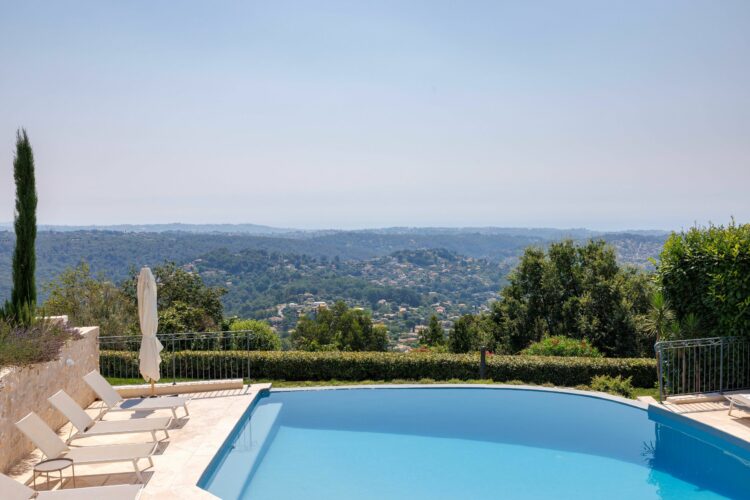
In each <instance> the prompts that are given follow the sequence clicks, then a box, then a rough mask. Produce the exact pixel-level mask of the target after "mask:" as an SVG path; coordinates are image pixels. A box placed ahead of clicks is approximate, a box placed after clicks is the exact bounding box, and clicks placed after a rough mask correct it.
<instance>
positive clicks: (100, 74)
mask: <svg viewBox="0 0 750 500" xmlns="http://www.w3.org/2000/svg"><path fill="white" fill-rule="evenodd" d="M146 9H147V10H148V12H149V16H148V17H144V16H143V15H142V13H143V12H144V10H146ZM748 19H750V3H747V2H736V1H729V0H727V1H724V2H719V3H714V2H708V3H707V2H704V1H700V0H690V1H682V0H668V1H666V2H661V3H659V4H654V3H653V2H647V1H645V0H638V1H634V2H628V3H627V4H622V5H610V4H601V3H599V2H595V1H593V0H576V1H572V2H567V3H565V4H564V5H563V4H559V3H557V2H553V1H543V2H541V3H534V4H526V3H520V4H519V3H513V2H492V1H478V2H473V3H471V4H470V5H459V4H454V3H451V2H449V1H440V0H438V1H426V0H414V1H412V2H408V3H403V2H389V1H386V2H372V1H369V2H361V3H357V4H351V3H349V2H345V1H343V0H331V1H328V2H325V3H317V2H313V3H310V2H300V1H282V2H275V3H271V4H269V3H261V2H240V1H235V0H229V1H225V2H221V3H216V4H213V3H212V4H210V5H209V4H205V3H203V2H199V1H197V0H189V1H186V2H181V3H180V7H179V8H178V9H175V8H173V6H172V5H170V4H153V3H150V2H149V3H146V2H144V1H142V0H141V1H133V2H128V4H120V3H115V2H100V1H93V0H84V1H83V2H81V3H80V4H78V7H77V8H75V9H71V7H70V6H67V5H63V4H57V3H53V4H37V3H35V2H20V3H13V4H12V5H8V6H7V8H6V15H4V16H2V18H0V56H2V58H3V60H4V62H5V64H4V67H5V68H7V70H6V71H5V73H4V75H3V78H2V79H0V109H3V113H1V114H0V166H1V167H0V200H3V202H2V203H0V220H9V219H11V218H12V216H13V206H12V199H13V189H12V184H13V182H12V168H11V164H12V158H13V151H14V140H15V133H16V130H17V129H18V128H19V127H25V128H26V130H27V131H28V134H29V137H30V140H31V144H32V146H33V148H34V153H35V159H36V171H37V187H38V192H39V212H38V215H39V220H40V221H43V223H45V224H51V225H112V224H146V223H152V224H157V223H165V222H163V221H171V220H182V221H201V222H196V223H203V224H206V223H207V224H216V223H230V224H231V223H235V224H237V223H243V221H245V220H255V221H259V223H260V224H262V225H268V226H272V227H295V228H300V229H314V228H326V227H336V228H342V229H345V230H354V229H363V228H372V227H379V228H383V227H393V226H407V227H433V226H444V227H465V226H469V227H486V226H495V227H586V228H591V229H593V230H621V229H623V228H642V229H644V230H654V229H656V230H660V229H663V228H674V229H675V230H676V229H678V228H687V227H692V226H693V225H694V224H698V225H706V224H707V223H708V222H709V221H713V222H715V223H717V224H726V223H727V222H728V221H729V220H730V217H731V216H734V217H735V218H736V219H737V220H738V221H750V200H749V199H748V197H747V195H746V186H747V185H750V163H749V160H748V159H750V141H748V140H747V134H746V132H745V131H746V130H747V129H748V124H750V99H748V92H747V89H748V88H750V65H748V64H747V63H746V59H747V54H748V53H750V35H749V34H748V33H750V32H748V30H747V21H748ZM18 40H24V43H22V44H19V43H18ZM3 42H4V43H3Z"/></svg>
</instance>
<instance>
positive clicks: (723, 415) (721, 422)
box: [638, 396, 750, 443]
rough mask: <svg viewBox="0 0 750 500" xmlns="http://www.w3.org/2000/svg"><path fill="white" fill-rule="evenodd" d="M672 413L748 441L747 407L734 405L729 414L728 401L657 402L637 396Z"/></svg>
mask: <svg viewBox="0 0 750 500" xmlns="http://www.w3.org/2000/svg"><path fill="white" fill-rule="evenodd" d="M638 399H639V400H641V401H643V402H644V403H648V404H652V405H655V406H658V407H661V408H664V409H666V410H669V411H671V412H673V413H677V414H679V415H683V416H685V417H688V418H690V419H692V420H695V421H697V422H701V423H703V424H706V425H709V426H711V427H713V428H715V429H718V430H720V431H723V432H726V433H727V434H730V435H732V436H735V437H737V438H740V439H742V440H744V441H747V442H748V443H750V412H748V411H747V408H743V407H741V406H735V407H734V410H733V411H732V415H731V416H730V415H729V401H726V400H724V401H702V402H694V403H690V402H685V403H669V402H665V403H659V402H658V401H657V400H656V399H654V398H652V397H651V396H646V397H641V398H638Z"/></svg>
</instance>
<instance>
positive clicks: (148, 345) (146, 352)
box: [138, 267, 164, 385]
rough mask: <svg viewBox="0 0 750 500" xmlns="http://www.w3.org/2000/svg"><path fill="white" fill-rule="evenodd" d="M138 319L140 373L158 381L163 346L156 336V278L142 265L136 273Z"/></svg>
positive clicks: (149, 380) (157, 323)
mask: <svg viewBox="0 0 750 500" xmlns="http://www.w3.org/2000/svg"><path fill="white" fill-rule="evenodd" d="M138 319H139V320H140V323H141V334H142V335H143V338H142V339H141V351H140V353H139V355H138V359H139V360H140V363H139V368H140V371H141V375H143V378H145V379H146V381H147V382H151V384H152V385H153V383H154V382H156V381H158V380H159V379H160V378H161V375H160V373H159V365H160V364H161V355H160V354H159V353H160V352H161V351H162V349H164V346H162V345H161V342H159V339H158V338H156V330H157V328H158V327H159V316H158V313H157V310H156V280H155V279H154V275H153V274H152V273H151V269H149V268H148V267H144V268H143V269H141V272H140V274H139V275H138Z"/></svg>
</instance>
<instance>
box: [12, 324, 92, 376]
mask: <svg viewBox="0 0 750 500" xmlns="http://www.w3.org/2000/svg"><path fill="white" fill-rule="evenodd" d="M73 338H78V333H77V331H76V330H73V329H69V328H67V327H65V326H62V325H60V324H59V323H53V322H49V321H36V322H34V323H32V324H31V325H30V326H27V327H23V326H14V325H12V324H11V323H8V322H4V321H0V367H3V366H25V365H30V364H33V363H43V362H45V361H51V360H53V359H56V358H57V355H58V354H59V352H60V348H61V347H62V346H63V345H64V344H65V342H66V341H68V340H70V339H73Z"/></svg>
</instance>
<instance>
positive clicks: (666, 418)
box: [197, 384, 750, 488]
mask: <svg viewBox="0 0 750 500" xmlns="http://www.w3.org/2000/svg"><path fill="white" fill-rule="evenodd" d="M357 389H371V390H378V389H389V390H398V389H421V390H438V389H493V390H505V391H509V390H510V391H534V392H551V393H557V394H569V395H571V396H581V397H587V398H593V399H600V400H604V401H609V402H611V403H617V404H621V405H625V406H630V407H633V408H637V409H639V410H641V411H645V412H646V413H648V416H649V419H651V420H654V421H657V422H663V423H667V424H668V425H670V426H671V427H673V428H676V429H677V430H679V431H681V432H684V433H687V434H689V435H690V436H691V437H693V438H695V439H698V440H701V441H703V442H705V443H708V444H711V445H713V446H715V447H719V448H721V449H723V450H724V451H725V453H730V454H732V453H731V451H729V450H727V449H726V447H727V446H729V447H737V448H740V449H741V450H742V451H744V452H745V453H750V442H748V441H745V440H743V439H740V438H738V437H736V436H733V435H731V434H729V433H727V432H724V431H722V430H719V429H716V428H715V427H712V426H710V425H707V424H704V423H702V422H698V421H696V420H693V419H691V418H688V417H686V416H684V415H680V414H677V413H673V412H671V411H669V410H667V409H665V408H662V407H660V406H656V405H653V404H647V403H644V402H642V401H638V400H633V399H627V398H624V397H620V396H615V395H612V394H607V393H603V392H593V391H582V390H578V389H569V388H562V387H560V388H558V387H539V386H529V385H503V384H372V385H339V386H314V387H283V388H276V389H274V388H271V389H265V390H262V391H260V392H259V393H258V395H257V396H256V397H255V398H254V399H253V402H252V403H251V404H250V405H248V407H247V409H246V410H245V411H244V412H243V413H242V415H241V416H240V418H239V419H238V420H237V422H236V423H235V425H234V427H233V428H232V430H231V431H230V432H229V434H228V435H227V437H226V439H225V440H224V442H223V443H222V444H221V446H220V447H219V448H218V449H217V450H216V454H215V455H214V456H213V458H212V459H211V461H210V462H209V464H208V466H207V467H206V469H205V470H204V471H203V473H202V474H201V476H200V479H199V480H198V483H197V486H198V487H199V488H203V486H204V485H205V484H206V483H207V482H209V480H210V479H211V477H212V476H213V475H214V474H215V472H216V470H217V468H218V466H219V465H220V463H221V461H222V459H223V458H224V456H225V455H226V452H227V451H228V449H229V448H230V447H231V446H232V443H233V442H234V441H235V438H236V437H237V435H238V434H239V433H240V432H241V430H242V427H243V423H244V422H245V419H246V418H248V416H249V415H251V414H252V412H253V410H254V409H255V407H256V406H257V405H258V402H259V401H260V400H261V399H262V398H263V397H264V396H265V395H267V394H269V393H274V392H303V391H344V390H357ZM737 458H738V459H739V460H743V461H744V459H742V458H740V457H737Z"/></svg>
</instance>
